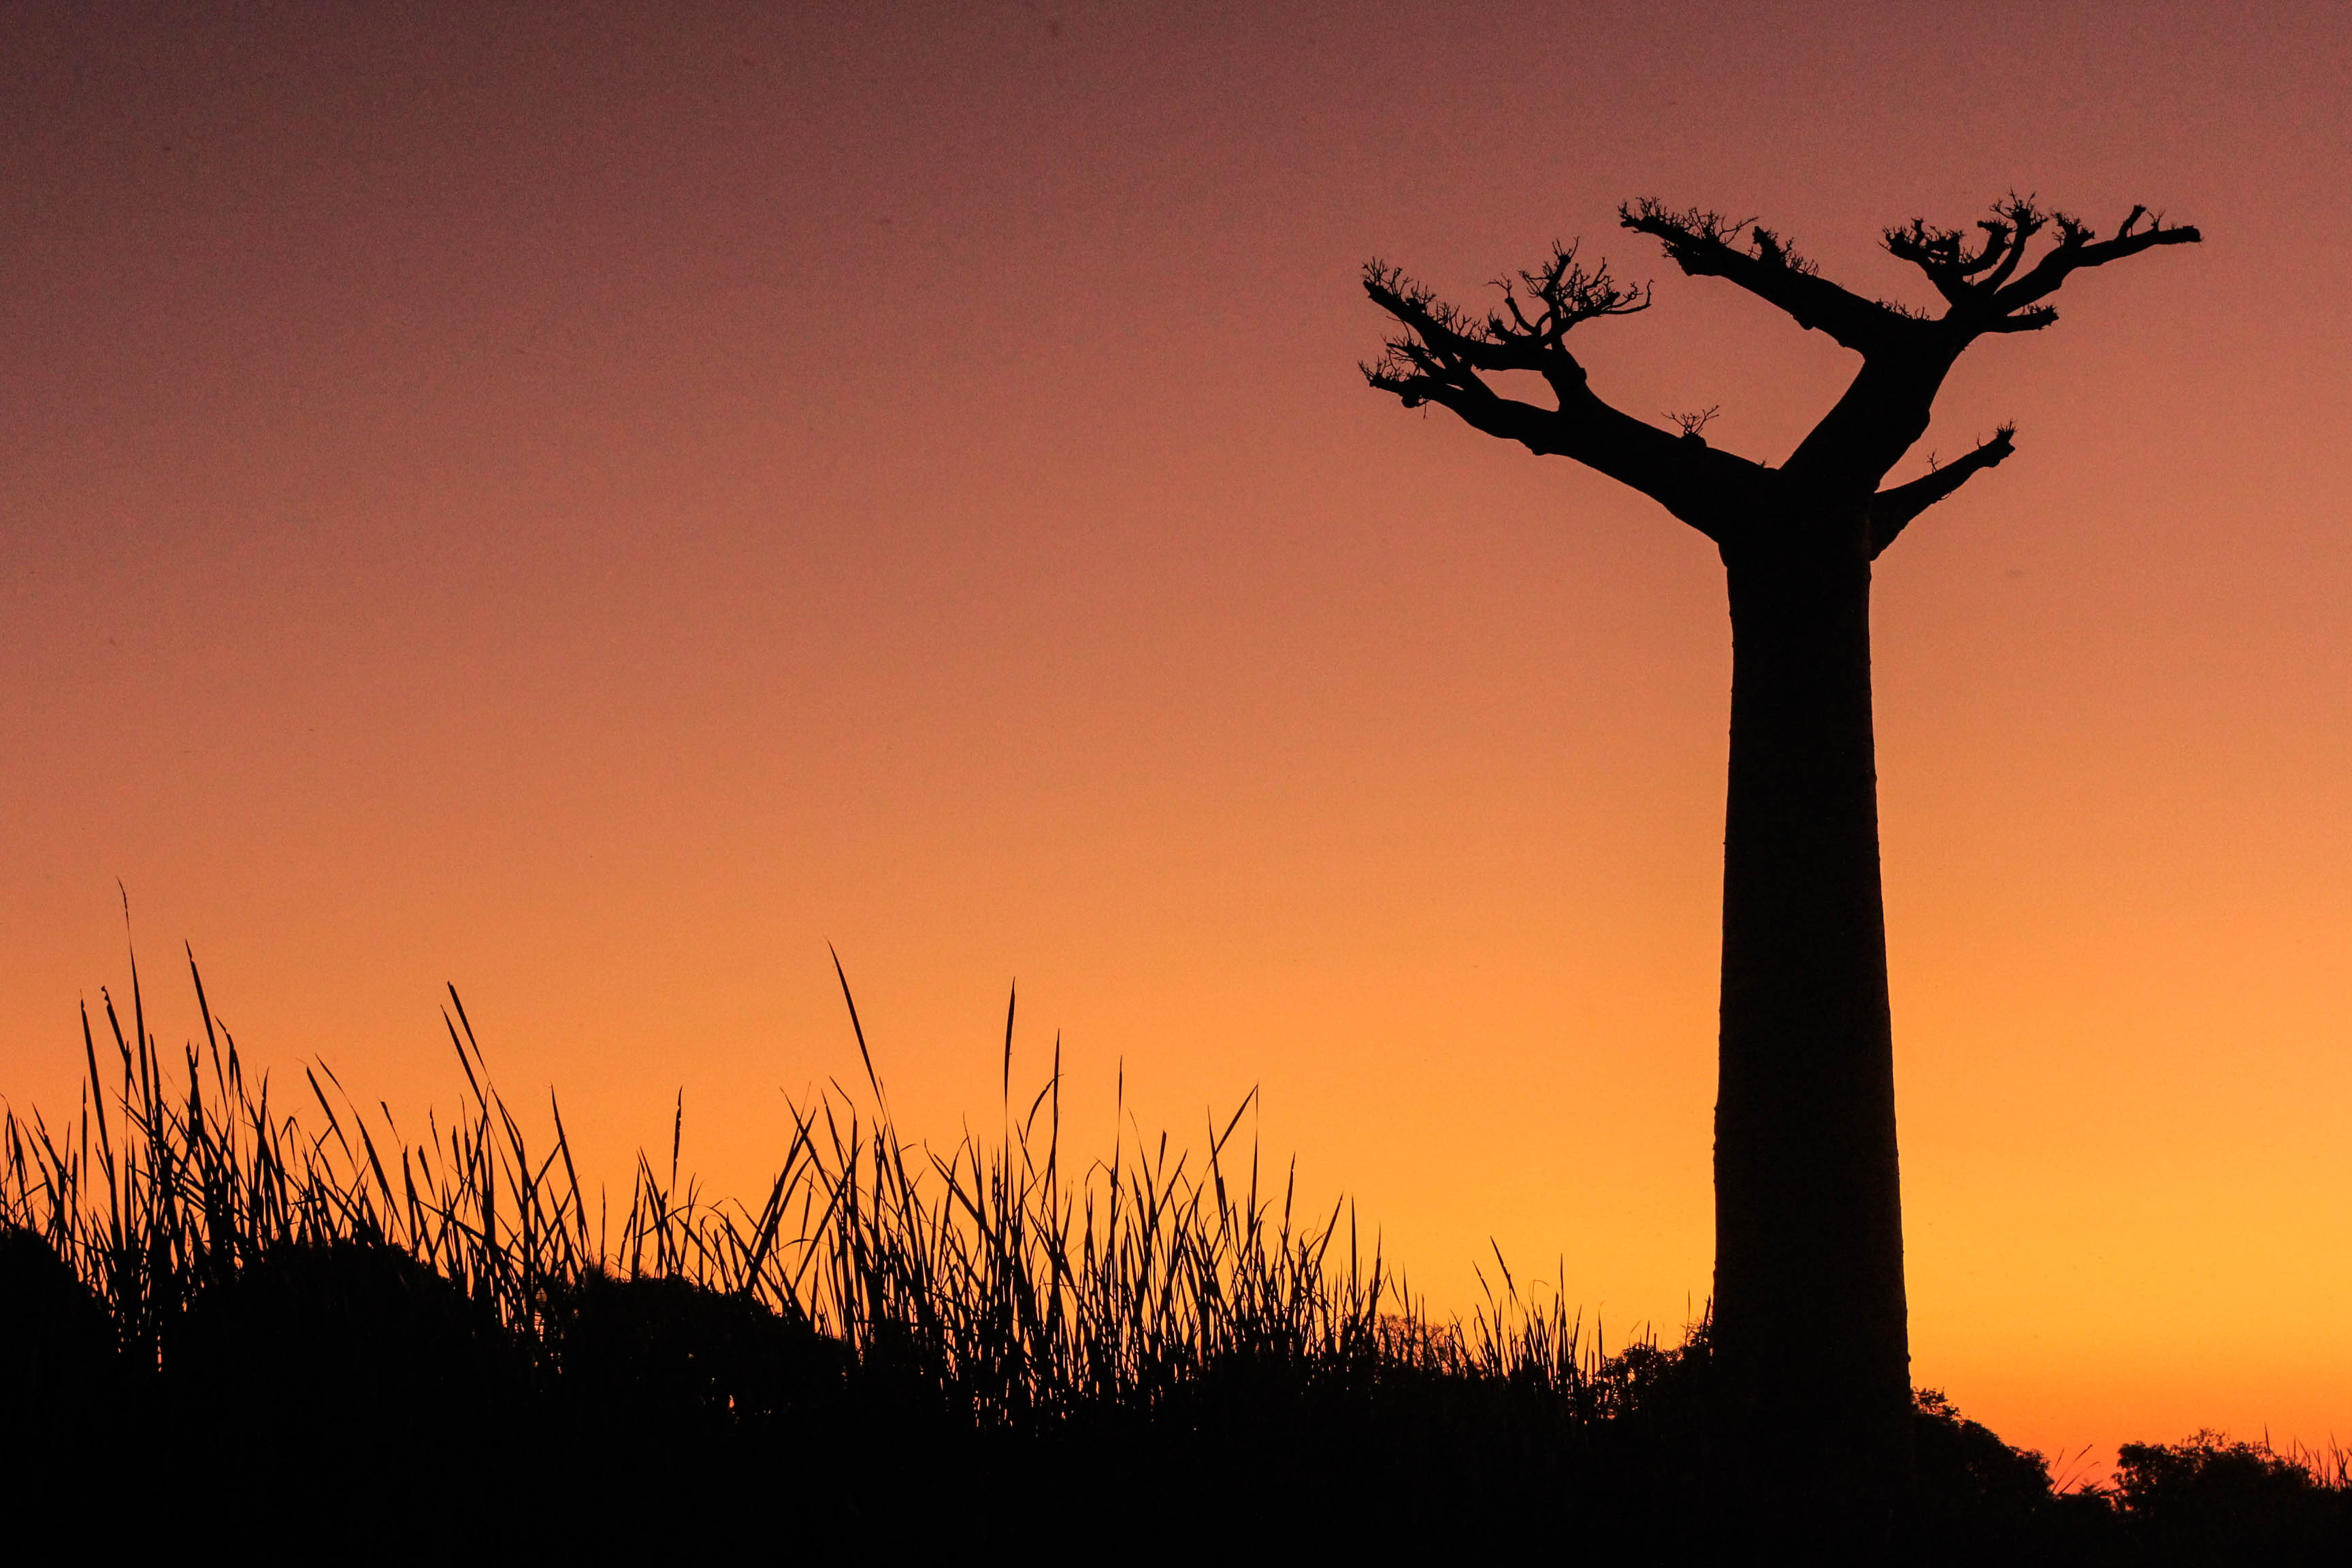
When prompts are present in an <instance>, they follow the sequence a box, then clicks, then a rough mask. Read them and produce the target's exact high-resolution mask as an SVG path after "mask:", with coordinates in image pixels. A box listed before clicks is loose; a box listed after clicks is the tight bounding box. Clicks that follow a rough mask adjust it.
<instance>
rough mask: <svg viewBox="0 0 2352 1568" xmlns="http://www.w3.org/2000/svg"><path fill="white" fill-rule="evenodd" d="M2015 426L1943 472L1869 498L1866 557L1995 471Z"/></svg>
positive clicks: (2004, 428) (1999, 432)
mask: <svg viewBox="0 0 2352 1568" xmlns="http://www.w3.org/2000/svg"><path fill="white" fill-rule="evenodd" d="M2016 434H2017V426H2014V425H2004V426H2001V427H2000V429H1998V430H1996V431H1994V432H1993V437H1992V439H1991V440H1990V441H1985V442H1982V443H1980V444H1979V446H1978V447H1977V448H1976V449H1975V450H1974V451H1972V452H1970V453H1969V455H1968V456H1967V457H1965V458H1960V459H1959V460H1958V462H1956V463H1951V464H1948V465H1947V466H1946V467H1944V468H1935V469H1932V470H1930V471H1929V472H1927V473H1926V474H1923V475H1922V476H1920V477H1919V478H1918V479H1913V480H1912V481H1911V482H1910V483H1908V484H1903V485H1896V486H1895V488H1894V489H1887V490H1881V491H1879V492H1878V493H1877V494H1876V495H1874V496H1873V497H1871V498H1870V553H1871V556H1872V557H1873V559H1875V558H1876V557H1877V556H1878V555H1880V554H1881V553H1883V552H1885V549H1886V547H1887V546H1888V545H1890V544H1892V543H1894V542H1895V535H1896V534H1898V533H1901V532H1902V531H1903V530H1904V528H1905V527H1906V525H1907V524H1908V523H1909V522H1910V521H1911V520H1912V519H1913V518H1915V517H1917V516H1918V515H1919V514H1920V513H1921V512H1923V511H1926V510H1927V509H1928V508H1929V507H1931V506H1934V505H1935V504H1936V503H1937V501H1939V500H1943V499H1944V498H1945V497H1946V496H1948V495H1950V494H1951V493H1952V492H1953V491H1954V490H1957V489H1959V488H1960V487H1961V486H1962V485H1964V484H1966V483H1968V482H1969V479H1973V478H1975V477H1976V476H1977V475H1978V474H1980V473H1982V472H1984V470H1985V469H1987V468H1998V467H2000V463H2001V460H2002V459H2003V458H2007V457H2008V456H2009V455H2010V454H2011V452H2014V451H2015V450H2016V449H2017V448H2016V447H2015V446H2014V445H2013V444H2012V442H2011V437H2014V436H2015V435H2016Z"/></svg>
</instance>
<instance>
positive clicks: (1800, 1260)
mask: <svg viewBox="0 0 2352 1568" xmlns="http://www.w3.org/2000/svg"><path fill="white" fill-rule="evenodd" d="M1725 564H1726V567H1727V573H1728V576H1729V583H1730V595H1731V624H1732V649H1733V652H1732V697H1731V780H1730V798H1729V804H1728V809H1727V814H1726V825H1725V835H1724V887H1723V1015H1722V1031H1723V1032H1722V1046H1721V1080H1720V1088H1719V1092H1718V1096H1717V1101H1716V1113H1715V1116H1716V1120H1715V1182H1716V1275H1715V1316H1714V1325H1713V1354H1714V1360H1715V1365H1716V1369H1717V1387H1718V1389H1719V1391H1720V1396H1721V1400H1722V1405H1721V1411H1722V1415H1723V1417H1724V1420H1723V1423H1722V1433H1723V1436H1724V1439H1725V1441H1726V1443H1727V1446H1728V1449H1729V1451H1728V1452H1727V1454H1726V1456H1725V1458H1727V1460H1728V1466H1729V1470H1730V1472H1731V1475H1732V1476H1733V1477H1734V1478H1736V1479H1738V1482H1739V1488H1738V1489H1739V1492H1740V1493H1741V1495H1743V1496H1744V1498H1745V1500H1746V1505H1745V1506H1746V1509H1748V1510H1763V1513H1764V1516H1765V1517H1756V1516H1755V1515H1753V1514H1752V1513H1751V1516H1750V1517H1751V1519H1752V1520H1753V1522H1754V1523H1756V1524H1757V1525H1759V1526H1763V1527H1765V1528H1768V1529H1772V1528H1778V1529H1794V1530H1798V1531H1803V1532H1805V1533H1807V1534H1809V1535H1813V1536H1814V1537H1815V1539H1817V1540H1820V1541H1821V1542H1822V1544H1824V1545H1827V1544H1829V1543H1830V1542H1829V1538H1830V1537H1842V1538H1853V1537H1855V1536H1859V1537H1860V1538H1861V1542H1867V1541H1868V1540H1869V1539H1870V1538H1872V1537H1880V1536H1881V1535H1882V1532H1883V1531H1884V1530H1885V1528H1886V1525H1887V1524H1888V1522H1889V1521H1891V1519H1892V1518H1893V1517H1894V1516H1895V1514H1897V1513H1898V1512H1899V1511H1900V1510H1902V1508H1903V1506H1904V1502H1905V1500H1906V1496H1907V1493H1908V1492H1909V1490H1910V1489H1911V1486H1912V1469H1911V1443H1910V1404H1911V1381H1910V1359H1911V1358H1910V1343H1909V1332H1908V1327H1907V1323H1906V1309H1905V1303H1904V1291H1903V1220H1902V1199H1901V1193H1900V1188H1899V1185H1898V1181H1897V1174H1896V1166H1895V1061H1894V1042H1893V1034H1892V1028H1891V1025H1890V1022H1889V1018H1888V1013H1887V995H1886V921H1885V905H1884V903H1883V901H1882V898H1881V893H1880V888H1879V870H1878V776H1877V765H1876V762H1875V758H1874V746H1873V741H1872V733H1871V704H1870V561H1869V552H1868V550H1867V547H1866V535H1865V534H1864V531H1863V530H1862V528H1861V526H1860V523H1859V520H1858V519H1857V520H1855V521H1853V522H1852V523H1846V522H1844V521H1839V522H1837V523H1835V524H1833V525H1832V526H1827V527H1822V528H1818V529H1814V528H1806V529H1801V530H1798V531H1795V537H1793V538H1791V537H1789V536H1786V535H1784V536H1782V537H1781V538H1780V539H1779V540H1776V542H1773V543H1772V544H1771V545H1769V546H1768V547H1765V548H1761V549H1759V548H1756V547H1753V546H1751V547H1748V548H1747V549H1743V550H1737V551H1735V550H1728V549H1727V551H1726V552H1725ZM1859 1543H1860V1542H1857V1544H1859Z"/></svg>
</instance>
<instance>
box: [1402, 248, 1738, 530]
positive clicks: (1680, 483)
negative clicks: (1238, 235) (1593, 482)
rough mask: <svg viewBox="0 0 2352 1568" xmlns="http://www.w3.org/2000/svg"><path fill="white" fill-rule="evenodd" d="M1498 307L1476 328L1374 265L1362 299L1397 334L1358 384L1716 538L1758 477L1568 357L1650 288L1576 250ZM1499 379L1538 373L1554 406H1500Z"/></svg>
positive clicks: (1518, 286) (1506, 284)
mask: <svg viewBox="0 0 2352 1568" xmlns="http://www.w3.org/2000/svg"><path fill="white" fill-rule="evenodd" d="M1496 287H1497V288H1499V289H1501V290H1502V292H1503V298H1502V302H1501V308H1500V309H1498V310H1495V311H1492V312H1490V313H1489V314H1488V315H1487V316H1486V317H1485V318H1484V319H1483V320H1481V319H1479V318H1476V317H1473V316H1471V315H1470V314H1469V313H1468V312H1466V311H1464V310H1458V309H1456V308H1455V307H1454V306H1452V305H1449V304H1446V303H1444V301H1442V300H1439V299H1438V298H1437V297H1436V295H1435V294H1434V292H1433V291H1432V290H1431V289H1428V288H1426V287H1425V286H1423V284H1420V283H1418V282H1415V281H1414V280H1413V279H1411V278H1408V277H1407V276H1405V274H1404V273H1403V272H1402V271H1401V270H1400V269H1398V268H1393V267H1391V266H1388V265H1387V264H1386V263H1384V262H1381V261H1378V260H1375V261H1373V262H1370V264H1368V265H1367V266H1366V267H1365V268H1364V292H1365V293H1366V294H1367V295H1369V296H1370V299H1371V300H1372V302H1373V303H1374V304H1376V305H1378V306H1379V307H1380V308H1381V310H1385V311H1387V312H1388V313H1389V314H1390V315H1391V316H1392V317H1393V318H1395V319H1396V321H1398V322H1399V323H1400V324H1401V325H1402V327H1403V328H1404V331H1402V333H1400V334H1399V335H1398V336H1396V337H1392V338H1391V339H1389V340H1388V341H1387V342H1386V343H1385V344H1383V345H1382V348H1383V352H1382V353H1381V357H1380V358H1379V359H1378V360H1377V361H1374V362H1373V363H1370V364H1367V365H1364V366H1363V367H1361V368H1362V370H1363V373H1364V379H1365V380H1366V381H1367V382H1369V383H1370V384H1371V385H1372V386H1373V387H1374V388H1376V389H1377V390H1379V391H1381V392H1386V393H1389V394H1391V395H1393V396H1394V397H1396V398H1397V399H1398V401H1400V402H1402V404H1403V405H1405V406H1406V407H1408V408H1416V407H1420V406H1421V405H1424V404H1431V403H1433V404H1436V405H1438V406H1439V407H1441V408H1445V409H1449V410H1451V411H1452V412H1453V413H1454V415H1455V416H1457V417H1459V418H1460V419H1461V420H1462V421H1463V422H1464V423H1465V424H1467V425H1469V426H1471V427H1472V428H1474V429H1477V430H1482V431H1485V432H1486V434H1488V435H1491V436H1497V437H1502V438H1504V439H1506V440H1511V441H1517V442H1518V443H1520V444H1521V445H1522V446H1524V447H1527V448H1528V450H1529V451H1531V452H1538V453H1557V454H1559V455H1561V456H1564V457H1570V458H1575V459H1577V460H1578V461H1579V462H1580V463H1583V464H1585V465H1586V466H1587V467H1589V468H1595V469H1597V470H1599V471H1600V472H1601V473H1604V474H1606V475H1608V476H1609V477H1610V478H1611V479H1616V480H1618V481H1619V482H1621V483H1622V484H1626V485H1630V486H1632V487H1633V489H1638V490H1640V491H1642V492H1643V494H1644V495H1647V496H1650V497H1651V498H1652V499H1654V500H1657V501H1658V502H1659V503H1660V504H1662V505H1664V507H1665V508H1666V509H1667V510H1669V511H1672V512H1673V513H1674V514H1675V516H1677V517H1679V518H1681V519H1682V520H1683V521H1685V522H1688V523H1690V524H1691V525H1692V526H1693V527H1695V528H1697V529H1699V530H1700V531H1702V532H1705V533H1706V534H1708V535H1709V536H1710V537H1715V538H1720V537H1721V530H1723V529H1724V528H1726V527H1727V526H1729V520H1730V519H1731V518H1732V517H1733V516H1734V515H1735V512H1736V510H1737V509H1735V508H1734V507H1732V506H1731V505H1729V504H1728V500H1727V493H1728V491H1729V490H1730V489H1732V488H1734V487H1737V486H1741V485H1745V484H1748V483H1750V482H1752V480H1753V478H1754V476H1756V475H1759V474H1760V473H1761V472H1762V471H1763V470H1762V469H1760V468H1758V467H1757V465H1755V464H1753V463H1749V462H1747V461H1746V460H1745V459H1742V458H1736V457H1733V456H1731V455H1730V454H1728V453H1724V452H1717V451H1716V450H1714V449H1712V448H1710V447H1708V446H1707V445H1706V442H1705V440H1703V439H1697V438H1692V439H1683V438H1680V437H1675V436H1670V435H1668V434H1667V433H1666V432H1665V431H1664V430H1661V429H1659V428H1658V427H1657V426H1654V425H1649V424H1645V423H1643V421H1642V420H1639V419H1636V418H1634V417H1633V416H1631V415H1628V414H1625V413H1623V412H1622V411H1620V410H1619V409H1616V408H1613V407H1612V406H1611V405H1609V404H1607V403H1605V402H1603V401H1602V400H1601V397H1600V396H1599V395H1597V394H1595V393H1594V392H1593V391H1592V389H1591V386H1590V385H1589V384H1587V381H1586V376H1585V371H1584V367H1583V365H1581V364H1580V363H1577V359H1576V356H1575V355H1574V354H1572V353H1570V352H1569V349H1568V346H1567V343H1566V342H1565V340H1566V338H1567V335H1568V333H1569V332H1570V331H1571V330H1572V329H1573V328H1575V327H1577V326H1578V325H1580V324H1581V323H1582V322H1585V321H1593V320H1595V319H1597V318H1600V317H1602V316H1623V315H1631V314H1633V312H1635V311H1637V310H1646V309H1647V308H1648V306H1649V302H1650V291H1649V289H1648V288H1647V287H1646V286H1641V287H1635V286H1629V285H1625V284H1622V283H1619V282H1618V281H1616V280H1615V279H1612V278H1611V277H1610V275H1609V269H1608V268H1607V266H1606V265H1602V266H1601V267H1598V268H1590V269H1588V268H1585V267H1583V266H1582V265H1581V264H1580V263H1579V262H1578V260H1577V256H1576V248H1575V247H1573V246H1567V247H1562V246H1558V245H1555V246H1554V247H1552V253H1551V256H1550V258H1549V260H1547V261H1546V262H1545V263H1544V265H1543V266H1541V267H1539V268H1536V269H1534V270H1533V271H1528V272H1521V273H1519V274H1517V278H1516V280H1512V279H1504V280H1501V281H1499V282H1498V283H1497V284H1496ZM1504 371H1532V372H1535V373H1536V374H1539V375H1541V376H1542V377H1543V378H1544V380H1545V382H1546V383H1547V384H1549V386H1550V388H1551V391H1552V395H1553V396H1554V398H1555V399H1556V400H1557V402H1558V406H1557V407H1555V408H1543V407H1540V406H1538V405H1535V404H1532V403H1525V402H1521V401H1519V400H1518V399H1516V398H1510V397H1505V396H1503V395H1501V394H1499V393H1497V392H1496V390H1495V389H1494V387H1493V386H1492V385H1490V384H1488V383H1487V381H1486V376H1487V375H1489V374H1495V373H1497V372H1504Z"/></svg>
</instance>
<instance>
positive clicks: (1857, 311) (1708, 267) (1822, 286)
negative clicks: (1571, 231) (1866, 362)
mask: <svg viewBox="0 0 2352 1568" xmlns="http://www.w3.org/2000/svg"><path fill="white" fill-rule="evenodd" d="M1617 219H1618V221H1619V222H1620V223H1622V224H1623V225H1624V226H1626V227H1627V228H1630V229H1633V231H1634V232H1635V233H1637V234H1646V235H1648V236H1650V237H1652V238H1654V239H1655V240H1657V241H1658V242H1659V243H1660V244H1661V245H1663V246H1664V247H1665V248H1666V255H1667V256H1668V257H1670V258H1673V260H1674V262H1675V265H1676V266H1678V267H1680V268H1682V269H1683V270H1684V271H1685V272H1686V273H1689V274H1690V275H1691V276H1693V277H1695V278H1696V277H1706V278H1722V279H1727V280H1729V281H1730V282H1733V283H1737V284H1738V285H1739V287H1741V288H1742V289H1747V290H1748V292H1749V293H1751V294H1753V295H1755V296H1756V297H1757V298H1758V299H1759V300H1765V301H1766V302H1767V303H1769V304H1773V305H1778V306H1779V307H1780V309H1781V310H1786V311H1787V312H1788V313H1789V315H1790V318H1792V319H1793V320H1794V321H1796V323H1797V324H1798V325H1799V326H1801V327H1807V328H1811V329H1812V330H1814V331H1823V332H1827V333H1828V334H1829V335H1830V336H1831V337H1832V338H1834V339H1836V340H1837V341H1838V342H1841V343H1843V344H1844V345H1845V346H1846V347H1847V348H1850V349H1853V350H1854V351H1855V352H1856V353H1864V354H1868V353H1877V352H1879V351H1880V350H1883V349H1885V348H1888V347H1890V346H1892V345H1893V344H1894V343H1896V342H1901V341H1902V340H1903V339H1904V337H1905V336H1906V333H1907V331H1908V330H1909V328H1910V326H1911V323H1912V321H1913V318H1911V317H1909V316H1908V315H1906V313H1905V312H1903V311H1902V310H1897V309H1896V308H1895V307H1894V306H1892V305H1888V304H1885V303H1884V302H1882V301H1879V300H1865V299H1864V298H1863V297H1862V296H1861V295H1859V294H1856V293H1853V292H1852V291H1851V290H1849V289H1842V288H1840V287H1839V286H1838V285H1836V284H1834V283H1832V282H1831V281H1830V280H1829V279H1825V278H1823V277H1822V276H1821V272H1820V269H1819V268H1817V267H1815V266H1814V265H1813V263H1811V261H1808V260H1806V259H1805V258H1803V257H1801V256H1799V255H1798V254H1797V253H1796V252H1794V251H1792V250H1790V248H1789V247H1787V246H1786V245H1785V244H1783V243H1782V241H1781V239H1780V236H1779V235H1777V234H1775V233H1773V232H1772V231H1771V230H1770V229H1769V228H1765V227H1763V226H1760V225H1759V224H1758V223H1756V221H1755V220H1754V219H1752V218H1741V219H1738V220H1732V219H1727V218H1726V217H1724V216H1723V215H1722V214H1720V213H1711V212H1702V211H1700V210H1699V209H1697V208H1696V207H1693V208H1691V209H1690V210H1689V211H1687V212H1675V211H1673V210H1671V209H1670V208H1668V207H1667V206H1665V205H1664V204H1663V203H1661V202H1658V201H1654V200H1653V199H1651V198H1649V197H1646V196H1645V197H1643V199H1642V200H1641V201H1639V202H1633V203H1628V204H1627V205H1623V206H1621V207H1619V208H1618V209H1617ZM1743 237H1745V243H1743V242H1742V240H1743Z"/></svg>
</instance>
